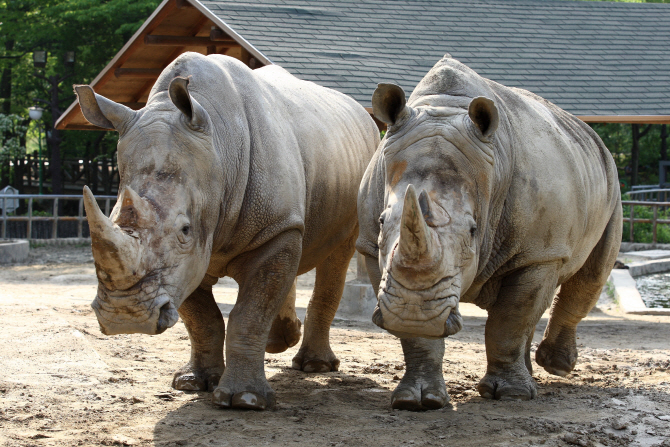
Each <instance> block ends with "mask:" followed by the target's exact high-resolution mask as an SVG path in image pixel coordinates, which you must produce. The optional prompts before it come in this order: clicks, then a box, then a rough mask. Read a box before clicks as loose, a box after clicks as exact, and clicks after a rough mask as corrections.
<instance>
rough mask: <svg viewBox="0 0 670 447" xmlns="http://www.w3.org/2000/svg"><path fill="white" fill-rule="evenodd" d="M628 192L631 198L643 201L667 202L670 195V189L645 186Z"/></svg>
mask: <svg viewBox="0 0 670 447" xmlns="http://www.w3.org/2000/svg"><path fill="white" fill-rule="evenodd" d="M626 194H628V195H629V196H630V198H631V199H633V200H637V201H642V202H648V201H654V202H667V201H668V197H669V196H670V189H665V188H663V189H659V188H645V189H638V190H632V191H628V192H627V193H626Z"/></svg>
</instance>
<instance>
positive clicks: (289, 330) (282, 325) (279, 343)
mask: <svg viewBox="0 0 670 447" xmlns="http://www.w3.org/2000/svg"><path fill="white" fill-rule="evenodd" d="M296 282H297V280H296V281H293V287H291V291H290V292H289V293H288V296H287V297H286V301H284V304H283V305H282V308H281V309H280V310H279V314H278V315H277V317H276V318H275V320H274V321H273V322H272V328H271V329H270V335H269V336H268V342H267V343H266V344H265V352H268V353H270V354H278V353H280V352H284V351H286V350H287V349H288V348H290V347H292V346H295V345H297V344H298V342H299V341H300V327H301V325H302V323H301V322H300V319H299V318H298V316H297V315H296V314H295V288H296Z"/></svg>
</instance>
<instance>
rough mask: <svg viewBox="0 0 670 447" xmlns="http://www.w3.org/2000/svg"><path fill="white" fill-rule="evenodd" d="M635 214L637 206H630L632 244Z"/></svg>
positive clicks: (631, 240)
mask: <svg viewBox="0 0 670 447" xmlns="http://www.w3.org/2000/svg"><path fill="white" fill-rule="evenodd" d="M634 212H635V205H631V206H630V219H629V220H630V242H634V240H633V219H634V218H633V213H634Z"/></svg>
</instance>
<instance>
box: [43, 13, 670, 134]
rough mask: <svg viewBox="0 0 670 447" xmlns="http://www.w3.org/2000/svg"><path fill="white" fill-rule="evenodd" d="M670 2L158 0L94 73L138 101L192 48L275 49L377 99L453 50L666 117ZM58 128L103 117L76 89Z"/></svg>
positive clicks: (335, 83) (265, 59)
mask: <svg viewBox="0 0 670 447" xmlns="http://www.w3.org/2000/svg"><path fill="white" fill-rule="evenodd" d="M668 23H670V4H639V3H615V2H584V1H565V0H470V1H468V2H463V1H462V0H439V1H438V0H385V1H381V0H357V1H353V0H255V1H254V2H253V3H250V2H242V1H238V0H164V1H163V2H162V3H161V4H160V5H159V6H158V8H157V9H156V10H155V12H154V13H153V14H152V15H151V17H149V18H148V19H147V21H146V22H145V23H144V24H143V25H142V27H141V28H140V29H139V30H138V31H137V32H136V33H135V35H134V36H133V37H132V38H131V39H130V41H129V42H128V43H127V44H126V45H125V46H124V47H123V48H122V49H121V51H119V53H118V54H117V55H116V57H114V59H113V60H112V61H111V62H110V63H109V64H108V65H107V66H106V67H105V68H104V69H103V70H102V72H100V74H99V75H98V76H97V77H96V78H95V80H94V81H93V82H92V83H91V85H92V86H93V88H94V89H95V90H96V92H97V93H99V94H101V95H103V96H106V97H108V98H110V99H112V100H114V101H117V102H120V103H123V104H125V105H128V106H129V107H131V108H134V109H139V108H141V107H143V106H144V104H145V103H146V101H147V97H148V95H149V92H150V90H151V87H152V85H153V83H154V81H155V79H156V78H157V77H158V75H159V74H160V72H161V71H162V69H164V68H165V67H166V66H167V65H168V64H169V63H170V62H172V61H173V60H174V59H175V58H176V57H177V56H179V55H180V54H181V53H183V52H186V51H196V52H199V53H202V54H213V53H218V54H226V55H229V56H232V57H235V58H237V59H240V60H241V61H243V62H244V63H245V64H247V65H249V66H250V67H252V68H258V67H262V66H264V65H267V64H272V63H276V64H279V65H281V66H282V67H284V68H286V69H287V70H288V71H289V72H291V73H293V74H294V75H296V76H298V77H300V78H302V79H306V80H310V81H314V82H316V83H319V84H321V85H324V86H326V87H330V88H334V89H337V90H339V91H341V92H343V93H346V94H348V95H350V96H352V97H354V98H355V99H356V100H357V101H359V102H360V103H361V104H362V105H363V106H364V107H367V108H368V110H370V97H371V95H372V92H373V91H374V89H375V87H376V84H377V83H378V82H396V83H398V84H400V85H401V86H402V87H403V88H404V89H405V91H407V92H408V93H409V92H411V91H412V89H413V88H414V86H415V85H416V84H417V83H418V81H419V80H420V79H421V78H422V77H423V76H424V75H425V73H426V72H427V71H428V70H429V69H430V67H432V66H433V64H434V63H435V62H436V61H437V60H439V59H440V58H441V57H442V55H444V54H445V53H450V54H451V55H452V56H454V57H455V58H456V59H458V60H460V61H461V62H463V63H465V64H467V65H469V66H470V67H472V68H473V69H474V70H476V71H477V72H478V73H479V74H481V75H482V76H485V77H487V78H490V79H492V80H495V81H498V82H500V83H502V84H505V85H508V86H513V87H521V88H525V89H527V90H530V91H532V92H534V93H536V94H538V95H540V96H543V97H545V98H547V99H548V100H550V101H552V102H554V103H555V104H557V105H559V106H560V107H562V108H564V109H566V110H568V111H570V112H571V113H573V114H575V115H577V116H579V117H580V118H582V119H583V120H584V121H586V122H610V123H638V124H643V123H648V124H663V123H670V33H668ZM56 127H57V128H59V129H96V127H95V126H92V125H91V124H89V123H88V122H87V121H86V120H85V119H84V117H83V116H82V114H81V111H80V110H79V106H78V105H77V104H76V103H73V104H72V105H71V106H70V107H69V108H68V109H67V110H66V112H65V113H64V114H63V115H62V116H61V118H60V119H59V121H58V122H57V126H56Z"/></svg>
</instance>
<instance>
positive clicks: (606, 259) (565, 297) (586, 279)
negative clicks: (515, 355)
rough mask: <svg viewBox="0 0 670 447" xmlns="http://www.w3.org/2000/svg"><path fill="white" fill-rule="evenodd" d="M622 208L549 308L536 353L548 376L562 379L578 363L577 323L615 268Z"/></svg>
mask: <svg viewBox="0 0 670 447" xmlns="http://www.w3.org/2000/svg"><path fill="white" fill-rule="evenodd" d="M620 216H621V208H620V207H619V208H618V209H617V210H616V211H615V213H614V214H613V215H612V218H611V219H610V222H609V224H608V225H607V228H606V230H605V232H604V233H603V235H602V237H601V239H600V241H599V242H598V244H597V245H596V247H595V248H594V249H593V251H592V252H591V254H590V255H589V257H588V258H587V260H586V262H585V263H584V265H583V266H582V268H581V269H580V270H579V271H578V272H577V273H575V274H574V275H573V276H572V277H571V278H569V279H568V280H567V281H566V282H564V283H563V284H562V285H561V291H560V292H559V293H558V295H557V296H556V298H555V299H554V301H553V303H552V306H551V317H550V318H549V323H548V324H547V328H546V329H545V331H544V337H543V338H542V342H541V343H540V346H538V348H537V352H536V353H535V361H536V362H537V364H538V365H540V366H542V367H543V368H544V369H545V370H546V371H547V372H548V373H550V374H555V375H557V376H565V375H567V374H568V373H570V371H572V369H573V368H574V367H575V364H576V363H577V341H576V336H577V324H578V323H579V322H580V321H581V320H582V318H584V317H586V316H587V315H588V313H589V312H590V311H591V309H592V308H593V306H595V305H596V303H597V302H598V298H599V297H600V292H601V291H602V288H603V286H604V285H605V283H606V282H607V277H608V276H609V274H610V271H611V270H612V267H613V266H614V261H616V257H617V254H618V253H619V246H620V241H621V217H620Z"/></svg>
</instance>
